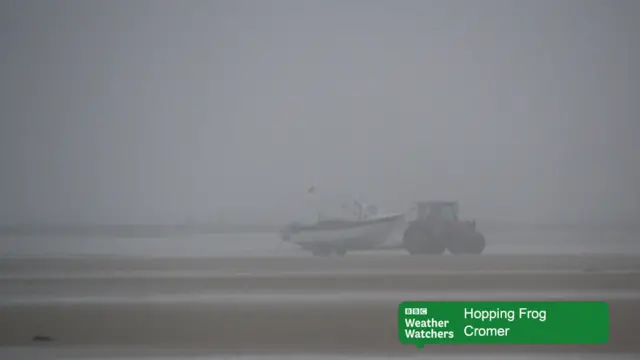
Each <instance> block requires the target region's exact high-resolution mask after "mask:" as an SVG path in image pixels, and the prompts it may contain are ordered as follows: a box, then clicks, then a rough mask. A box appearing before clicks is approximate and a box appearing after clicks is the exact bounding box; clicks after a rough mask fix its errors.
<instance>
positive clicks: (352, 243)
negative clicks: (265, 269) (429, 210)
mask: <svg viewBox="0 0 640 360" xmlns="http://www.w3.org/2000/svg"><path fill="white" fill-rule="evenodd" d="M354 204H355V205H356V214H355V215H356V216H355V218H353V219H348V218H330V219H322V218H321V217H320V216H319V218H318V221H317V222H316V223H314V224H307V225H303V224H299V223H294V224H292V225H289V226H287V227H285V228H284V229H282V230H281V231H280V234H281V237H282V240H283V241H285V242H289V243H292V244H295V245H298V246H300V247H301V248H303V249H305V250H308V251H311V253H312V254H313V255H316V256H327V255H331V254H337V255H344V254H346V252H347V251H352V250H369V249H374V248H376V247H378V246H381V245H383V244H384V243H385V242H387V240H388V239H389V237H390V236H391V235H392V234H393V233H394V231H396V230H397V229H398V228H399V227H400V226H402V225H403V224H405V220H404V214H402V213H393V214H380V213H379V211H378V208H377V206H375V205H371V204H370V205H365V204H361V203H359V202H357V201H354Z"/></svg>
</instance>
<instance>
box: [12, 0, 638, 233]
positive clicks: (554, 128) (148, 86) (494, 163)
mask: <svg viewBox="0 0 640 360" xmlns="http://www.w3.org/2000/svg"><path fill="white" fill-rule="evenodd" d="M1 6H2V9H1V10H0V14H2V15H0V16H1V17H2V23H1V25H0V26H2V28H1V33H0V45H1V46H2V49H3V51H2V53H1V55H0V56H1V59H2V63H1V65H0V66H1V67H0V74H1V79H2V85H1V91H2V97H1V100H0V101H1V102H2V103H1V106H2V109H3V117H2V122H1V128H0V150H1V151H0V166H1V167H0V168H1V169H2V176H1V178H0V199H1V201H0V219H1V221H2V222H5V223H24V222H74V223H78V222H94V223H95V222H98V223H121V222H125V223H135V222H147V223H157V222H181V221H183V220H184V219H185V217H186V216H189V214H190V215H191V216H193V218H194V219H197V220H212V219H214V218H216V217H219V216H223V215H224V216H225V218H226V220H227V221H233V222H271V221H274V222H283V221H289V220H291V219H292V218H295V217H298V216H299V215H300V214H301V213H303V212H304V211H308V209H309V208H310V207H314V206H319V207H321V208H322V207H329V206H339V204H340V202H341V201H351V200H352V199H353V198H354V197H358V198H360V199H365V200H370V201H374V202H377V203H379V204H381V205H382V206H384V207H386V208H388V209H389V210H404V209H405V208H406V206H408V204H410V203H411V202H412V201H413V200H418V199H456V200H459V201H460V202H461V209H462V212H463V216H465V217H466V216H469V217H474V218H477V219H479V220H480V219H491V220H503V221H533V222H547V221H589V220H595V221H606V220H611V219H616V218H623V219H625V220H630V219H636V218H637V216H638V215H639V214H640V206H639V204H640V189H639V185H638V184H640V156H637V155H638V154H640V145H638V143H634V141H635V140H636V138H637V137H638V135H639V134H640V124H639V123H640V120H639V118H638V114H639V110H640V109H639V107H640V106H639V105H638V103H639V100H640V98H639V96H638V95H639V94H640V92H639V91H640V89H639V83H640V81H639V80H640V75H639V72H638V68H637V65H638V64H640V47H639V44H640V41H639V39H640V37H639V36H638V35H640V25H639V24H637V19H638V16H639V15H640V12H639V9H640V3H639V2H637V1H632V0H630V1H617V0H611V1H588V0H576V1H562V0H549V1H545V0H542V1H492V0H486V1H474V0H469V1H456V0H443V1H426V0H419V1H404V0H393V1H391V0H389V1H375V0H366V1H364V0H363V1H350V0H346V1H345V0H340V1H338V0H336V1H332V0H323V1H303V0H291V1H259V0H255V1H237V0H233V1H232V0H228V1H189V0H180V1H163V0H149V1H146V0H137V1H129V0H126V1H125V0H122V1H120V0H109V1H107V0H104V1H91V0H78V1H67V0H57V1H44V0H43V1H28V0H19V1H17V0H16V1H3V2H2V5H1ZM634 155H636V156H634ZM311 184H315V185H316V187H317V193H316V194H315V196H314V197H313V198H312V197H311V196H310V195H308V194H306V189H307V187H308V186H310V185H311ZM310 198H312V199H310Z"/></svg>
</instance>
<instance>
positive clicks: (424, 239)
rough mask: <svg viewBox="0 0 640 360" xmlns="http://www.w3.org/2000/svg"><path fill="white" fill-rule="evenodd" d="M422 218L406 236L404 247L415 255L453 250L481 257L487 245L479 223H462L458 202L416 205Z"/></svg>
mask: <svg viewBox="0 0 640 360" xmlns="http://www.w3.org/2000/svg"><path fill="white" fill-rule="evenodd" d="M416 205H417V210H418V217H417V219H416V220H414V221H411V222H410V223H409V226H408V228H407V230H406V231H405V232H404V237H403V239H402V243H403V246H404V248H405V249H406V250H407V251H408V252H409V254H412V255H418V254H428V255H440V254H443V253H444V252H445V250H449V252H450V253H452V254H454V255H457V254H481V253H482V252H483V251H484V248H485V245H486V241H485V238H484V236H483V235H482V234H481V233H479V232H478V231H476V222H475V220H473V221H469V220H467V221H461V220H458V203H457V202H455V201H425V202H418V203H416Z"/></svg>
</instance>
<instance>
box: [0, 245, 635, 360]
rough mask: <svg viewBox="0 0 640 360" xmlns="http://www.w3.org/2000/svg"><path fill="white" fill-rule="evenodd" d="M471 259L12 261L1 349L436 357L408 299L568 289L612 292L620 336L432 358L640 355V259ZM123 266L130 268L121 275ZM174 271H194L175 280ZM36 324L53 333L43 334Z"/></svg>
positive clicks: (4, 279)
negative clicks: (400, 314)
mask: <svg viewBox="0 0 640 360" xmlns="http://www.w3.org/2000/svg"><path fill="white" fill-rule="evenodd" d="M416 259H419V261H418V260H416ZM460 259H461V258H458V259H454V258H453V257H451V258H450V261H448V260H447V259H446V258H433V259H431V258H429V257H419V258H413V257H407V256H384V257H370V258H367V257H353V258H349V257H347V258H343V259H304V261H302V260H303V259H300V258H280V259H277V260H278V261H276V259H274V258H271V259H270V260H267V259H260V260H258V259H248V258H244V259H243V258H237V259H236V260H237V261H235V262H234V261H232V260H231V259H224V260H223V261H220V262H217V263H211V262H206V261H203V260H202V259H194V260H191V261H189V260H188V259H180V260H177V259H154V260H148V259H147V260H139V261H136V260H135V259H127V260H123V259H110V260H109V259H107V260H102V262H101V261H88V260H79V259H76V260H61V259H58V260H56V261H42V262H38V261H36V260H22V261H19V260H15V259H14V260H11V261H0V286H1V287H2V295H0V345H2V346H5V347H9V348H5V349H4V350H3V351H8V349H10V348H15V347H31V348H32V349H31V350H33V351H38V349H40V348H41V347H45V348H47V349H50V348H53V349H59V350H60V351H63V352H64V351H67V350H64V349H68V348H69V347H74V348H75V347H78V346H81V347H83V348H85V349H86V348H88V349H93V350H92V351H95V353H94V354H93V355H91V356H103V355H104V356H107V357H109V356H112V355H109V354H106V353H103V352H102V351H111V352H112V354H113V356H116V355H118V356H119V355H123V356H124V355H126V354H128V353H130V352H132V351H133V352H134V354H133V355H132V356H138V355H136V354H135V353H136V352H140V351H143V350H142V349H150V348H151V349H155V350H154V351H156V353H155V355H160V354H168V355H170V356H173V355H171V354H175V352H176V351H181V350H180V349H189V352H191V353H192V354H194V355H205V354H206V355H210V354H212V353H215V354H217V356H223V355H225V354H226V355H225V356H229V355H228V354H234V355H239V354H247V355H251V354H254V355H255V354H274V356H276V355H277V354H308V355H309V354H327V356H329V358H332V357H333V356H337V355H336V354H345V355H354V356H356V355H365V354H366V355H372V356H373V355H376V356H400V355H402V356H405V355H424V354H425V351H427V350H426V349H423V350H418V349H416V348H415V347H412V346H405V345H401V344H400V343H399V342H398V339H397V319H396V316H397V306H398V303H399V302H401V301H405V300H423V299H424V300H431V299H434V300H462V299H470V300H512V299H521V300H563V299H566V300H606V301H608V302H609V304H610V308H611V329H612V331H611V341H610V342H609V343H608V344H605V345H598V346H596V345H593V346H588V345H581V346H578V345H567V346H550V345H538V346H529V345H522V346H515V345H500V346H429V347H428V351H429V354H430V355H436V354H437V355H442V356H445V355H447V356H448V355H452V356H455V357H453V358H465V357H469V356H474V355H482V356H485V357H490V358H492V359H495V358H500V357H496V355H493V354H501V356H502V358H504V357H505V356H507V358H513V357H514V356H515V355H518V357H520V358H527V356H532V355H527V354H528V353H533V352H535V353H536V354H537V355H536V356H535V358H540V355H541V354H543V353H544V354H549V356H560V357H562V356H572V357H573V356H574V355H575V354H585V353H591V354H601V355H602V356H606V357H607V358H613V357H610V356H613V355H611V354H619V355H624V354H627V353H640V344H639V343H638V342H637V341H636V339H635V335H636V334H637V333H639V332H640V326H638V324H640V305H639V304H640V301H638V300H640V274H638V273H636V272H635V271H634V269H636V268H637V267H638V264H640V262H639V260H638V259H640V258H635V257H631V256H626V257H616V256H607V255H600V256H590V257H581V256H565V257H561V256H555V257H553V256H552V257H545V256H528V257H525V256H521V257H518V256H516V257H512V256H507V255H504V256H489V257H483V256H481V257H475V258H474V257H469V258H465V259H464V261H461V260H460ZM216 261H217V260H216ZM437 265H442V266H441V268H440V269H438V267H437ZM492 265H493V266H492ZM243 268H244V269H243ZM581 269H582V270H581ZM240 270H245V271H240ZM367 270H369V272H368V271H367ZM474 270H475V271H474ZM114 271H115V272H117V273H118V274H119V275H116V276H109V274H112V275H113V273H114ZM172 271H175V272H176V274H180V272H183V273H182V275H178V276H172V275H171V272H172ZM554 271H555V273H554ZM184 272H195V273H196V274H197V276H192V275H193V274H194V273H191V276H189V274H188V273H187V274H185V273H184ZM47 274H49V275H47ZM51 274H56V275H55V276H53V275H51ZM65 274H66V275H73V276H70V277H68V278H66V277H65ZM83 274H84V275H90V276H84V275H83ZM127 274H128V275H127ZM253 274H259V275H253ZM35 334H42V335H46V336H50V337H51V338H52V339H53V341H51V342H47V343H46V344H45V343H42V344H39V343H38V344H35V343H34V342H33V341H32V338H33V336H34V335H35ZM34 345H35V346H34ZM101 349H102V350H101ZM105 349H107V350H105ZM109 349H110V350H109ZM101 352H102V353H101ZM197 352H200V353H199V354H197ZM101 354H103V355H101ZM71 355H73V354H70V356H71ZM76 355H77V354H76ZM85 355H86V356H89V355H88V354H85ZM85 355H82V354H80V355H78V356H85ZM176 355H180V353H178V354H176ZM126 356H128V355H126ZM309 356H311V355H309ZM313 356H315V357H313ZM313 356H312V357H311V359H322V358H323V357H322V356H324V355H322V356H320V355H313ZM544 356H545V357H546V356H547V355H544ZM276 357H278V358H280V357H279V356H276ZM296 358H300V357H296ZM447 358H449V357H447ZM516 358H517V357H516Z"/></svg>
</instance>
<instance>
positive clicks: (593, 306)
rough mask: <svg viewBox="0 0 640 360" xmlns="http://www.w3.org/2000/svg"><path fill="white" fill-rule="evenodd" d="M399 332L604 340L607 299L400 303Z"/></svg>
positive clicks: (517, 340)
mask: <svg viewBox="0 0 640 360" xmlns="http://www.w3.org/2000/svg"><path fill="white" fill-rule="evenodd" d="M398 338H399V339H400V342H401V343H403V344H413V345H416V346H418V348H421V347H423V346H424V345H428V344H602V343H606V342H607V341H609V305H608V304H607V303H605V302H565V301H563V302H547V301H542V302H507V301H504V302H501V301H498V302H495V301H492V302H484V301H483V302H458V301H454V302H431V301H408V302H403V303H402V304H400V306H399V307H398Z"/></svg>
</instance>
